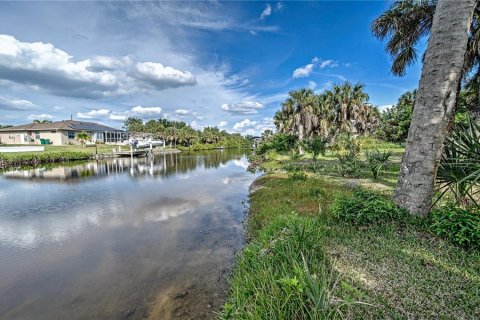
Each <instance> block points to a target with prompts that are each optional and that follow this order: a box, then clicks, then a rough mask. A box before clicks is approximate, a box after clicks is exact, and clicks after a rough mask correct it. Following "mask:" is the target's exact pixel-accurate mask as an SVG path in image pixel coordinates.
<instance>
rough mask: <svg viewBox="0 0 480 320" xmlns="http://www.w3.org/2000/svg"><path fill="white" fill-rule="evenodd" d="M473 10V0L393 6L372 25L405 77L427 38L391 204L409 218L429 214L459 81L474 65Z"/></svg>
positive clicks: (475, 57) (396, 67)
mask: <svg viewBox="0 0 480 320" xmlns="http://www.w3.org/2000/svg"><path fill="white" fill-rule="evenodd" d="M476 5H477V1H476V0H464V1H450V0H438V1H413V0H409V1H396V2H395V3H394V4H393V5H392V7H390V9H389V10H387V11H386V12H385V13H384V14H382V15H381V16H380V17H379V18H378V19H377V20H375V21H374V22H373V24H372V31H373V33H374V34H375V35H376V36H378V37H379V38H382V39H383V38H389V41H388V43H387V51H388V52H389V53H390V54H391V55H392V56H393V58H394V63H393V65H392V72H393V73H394V74H397V75H402V74H404V72H405V68H406V66H408V64H410V63H412V62H413V61H415V59H416V51H415V44H416V43H417V41H418V40H419V39H420V38H421V37H422V36H425V35H427V34H429V33H430V38H429V41H428V46H427V50H426V53H425V56H424V59H423V61H424V65H423V69H422V77H421V79H420V85H419V89H418V93H417V99H416V100H415V106H414V111H413V117H412V124H411V126H410V129H409V134H408V137H409V138H408V140H407V146H406V151H405V155H404V157H403V159H402V164H401V167H400V168H401V169H400V177H399V181H398V184H397V188H396V190H395V195H394V200H395V202H396V203H397V204H399V205H400V206H402V207H404V208H406V209H407V210H409V211H410V212H411V213H413V214H420V215H427V214H428V213H429V211H430V207H431V203H432V196H433V191H434V190H433V188H434V182H435V181H434V180H435V176H436V171H437V167H438V162H439V160H440V157H441V155H442V148H443V143H444V140H445V136H446V134H447V129H448V124H449V122H450V120H451V119H452V118H453V115H454V110H455V105H456V101H457V96H458V93H459V89H460V82H461V79H462V77H463V76H465V75H466V72H465V71H466V70H469V69H471V67H472V66H473V65H475V64H476V62H477V56H478V50H477V49H476V48H478V45H477V44H478V40H477V38H478V36H477V33H476V29H478V28H476V27H477V26H476V24H475V23H474V24H473V25H472V16H473V14H474V11H475V7H476ZM474 20H475V19H474ZM477 24H478V23H477ZM472 36H473V40H472ZM452 43H454V44H455V45H452ZM446 79H447V80H446Z"/></svg>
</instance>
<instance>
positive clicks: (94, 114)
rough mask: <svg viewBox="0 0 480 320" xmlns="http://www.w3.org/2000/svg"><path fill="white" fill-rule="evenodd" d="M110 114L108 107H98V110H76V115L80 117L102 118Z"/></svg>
mask: <svg viewBox="0 0 480 320" xmlns="http://www.w3.org/2000/svg"><path fill="white" fill-rule="evenodd" d="M109 114H110V110H108V109H98V110H91V111H89V112H85V113H83V112H77V117H79V118H80V119H98V118H104V117H106V116H108V115H109Z"/></svg>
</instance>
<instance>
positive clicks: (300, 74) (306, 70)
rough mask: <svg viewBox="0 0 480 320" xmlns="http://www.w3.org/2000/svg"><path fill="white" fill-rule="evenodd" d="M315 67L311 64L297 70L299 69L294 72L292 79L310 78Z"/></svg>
mask: <svg viewBox="0 0 480 320" xmlns="http://www.w3.org/2000/svg"><path fill="white" fill-rule="evenodd" d="M313 67H315V64H313V63H309V64H307V65H306V66H303V67H300V68H297V69H295V70H294V71H293V75H292V77H293V78H304V77H308V76H309V75H310V74H311V73H312V71H313Z"/></svg>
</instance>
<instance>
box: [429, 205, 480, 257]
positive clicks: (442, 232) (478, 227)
mask: <svg viewBox="0 0 480 320" xmlns="http://www.w3.org/2000/svg"><path fill="white" fill-rule="evenodd" d="M430 221H431V222H430V230H431V231H432V232H433V233H435V234H436V235H438V236H440V237H442V238H446V239H447V240H449V241H450V242H452V243H454V244H456V245H458V246H461V247H464V248H472V249H476V250H479V249H480V207H476V208H472V209H471V210H466V209H462V208H458V207H454V206H445V207H442V208H439V209H434V210H433V211H432V213H431V217H430Z"/></svg>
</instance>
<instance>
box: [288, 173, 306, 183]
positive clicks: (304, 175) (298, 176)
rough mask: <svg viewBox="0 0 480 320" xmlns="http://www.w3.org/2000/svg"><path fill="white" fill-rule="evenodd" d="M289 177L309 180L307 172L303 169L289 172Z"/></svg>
mask: <svg viewBox="0 0 480 320" xmlns="http://www.w3.org/2000/svg"><path fill="white" fill-rule="evenodd" d="M288 178H289V179H290V180H301V181H303V180H307V174H306V173H305V172H301V171H294V172H289V173H288Z"/></svg>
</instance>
